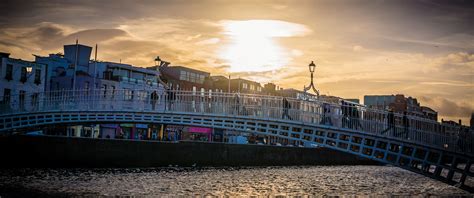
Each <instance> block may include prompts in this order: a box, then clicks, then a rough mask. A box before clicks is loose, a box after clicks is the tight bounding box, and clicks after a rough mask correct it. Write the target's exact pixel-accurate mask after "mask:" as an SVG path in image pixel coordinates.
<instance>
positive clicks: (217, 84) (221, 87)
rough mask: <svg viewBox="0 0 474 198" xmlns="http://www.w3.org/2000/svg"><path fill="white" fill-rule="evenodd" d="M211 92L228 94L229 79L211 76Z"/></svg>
mask: <svg viewBox="0 0 474 198" xmlns="http://www.w3.org/2000/svg"><path fill="white" fill-rule="evenodd" d="M210 78H211V81H212V90H213V91H215V92H229V91H230V90H229V83H230V81H229V78H227V77H225V76H211V77H210Z"/></svg>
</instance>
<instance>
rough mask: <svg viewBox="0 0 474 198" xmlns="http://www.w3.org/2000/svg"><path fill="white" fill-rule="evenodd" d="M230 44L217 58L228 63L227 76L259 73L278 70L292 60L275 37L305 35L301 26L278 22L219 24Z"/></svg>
mask: <svg viewBox="0 0 474 198" xmlns="http://www.w3.org/2000/svg"><path fill="white" fill-rule="evenodd" d="M221 24H222V26H223V28H224V34H225V35H227V36H228V37H229V38H230V44H229V45H227V46H224V49H222V50H221V51H220V54H219V56H220V57H221V58H222V59H224V60H226V61H228V64H229V65H230V72H260V71H271V70H276V69H278V68H281V67H282V66H284V65H286V64H288V62H289V61H290V60H291V50H289V49H286V48H284V47H282V46H281V45H279V44H278V43H277V42H276V41H275V38H276V37H292V36H299V35H303V34H305V33H306V32H307V31H308V29H307V28H306V27H305V26H303V25H300V24H295V23H290V22H285V21H277V20H247V21H222V22H221Z"/></svg>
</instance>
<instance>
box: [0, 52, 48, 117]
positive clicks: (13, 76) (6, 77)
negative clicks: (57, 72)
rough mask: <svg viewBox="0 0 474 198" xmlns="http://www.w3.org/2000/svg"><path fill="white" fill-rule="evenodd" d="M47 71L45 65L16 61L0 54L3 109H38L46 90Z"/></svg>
mask: <svg viewBox="0 0 474 198" xmlns="http://www.w3.org/2000/svg"><path fill="white" fill-rule="evenodd" d="M45 71H46V65H44V64H39V63H35V62H30V61H25V60H21V59H14V58H10V54H8V53H0V100H1V101H0V104H1V106H2V107H1V108H2V109H3V110H8V109H9V108H13V109H20V110H31V109H32V108H37V107H38V106H39V102H40V98H39V97H41V94H42V93H43V92H44V88H45V73H46V72H45Z"/></svg>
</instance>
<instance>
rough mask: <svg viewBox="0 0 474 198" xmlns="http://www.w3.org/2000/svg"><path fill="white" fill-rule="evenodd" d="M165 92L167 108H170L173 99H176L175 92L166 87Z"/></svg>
mask: <svg viewBox="0 0 474 198" xmlns="http://www.w3.org/2000/svg"><path fill="white" fill-rule="evenodd" d="M167 92H168V98H167V101H168V110H171V108H172V107H173V104H174V101H175V100H176V93H175V91H174V90H172V89H168V90H167Z"/></svg>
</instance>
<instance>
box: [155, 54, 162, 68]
mask: <svg viewBox="0 0 474 198" xmlns="http://www.w3.org/2000/svg"><path fill="white" fill-rule="evenodd" d="M160 61H161V58H160V56H156V58H155V66H157V65H158V62H160Z"/></svg>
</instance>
